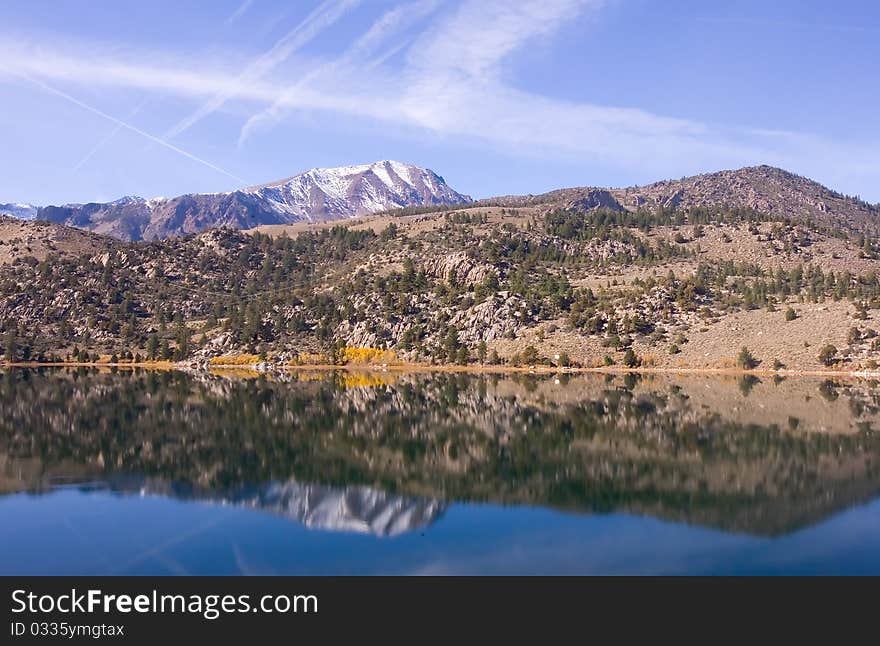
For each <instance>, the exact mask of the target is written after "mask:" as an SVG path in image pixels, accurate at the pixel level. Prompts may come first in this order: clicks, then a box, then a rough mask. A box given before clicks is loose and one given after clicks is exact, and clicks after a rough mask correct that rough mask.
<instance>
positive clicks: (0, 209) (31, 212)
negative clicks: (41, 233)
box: [0, 204, 40, 220]
mask: <svg viewBox="0 0 880 646" xmlns="http://www.w3.org/2000/svg"><path fill="white" fill-rule="evenodd" d="M39 208H40V207H38V206H34V205H33V204H0V215H11V216H12V217H14V218H18V219H19V220H34V219H36V217H37V211H39Z"/></svg>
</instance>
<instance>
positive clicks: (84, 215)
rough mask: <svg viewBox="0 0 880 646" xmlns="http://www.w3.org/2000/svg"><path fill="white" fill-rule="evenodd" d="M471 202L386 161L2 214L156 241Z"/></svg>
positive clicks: (15, 208)
mask: <svg viewBox="0 0 880 646" xmlns="http://www.w3.org/2000/svg"><path fill="white" fill-rule="evenodd" d="M469 201H470V198H469V197H468V196H466V195H462V194H460V193H457V192H456V191H454V190H453V189H452V188H450V187H449V186H448V185H447V184H446V182H445V181H444V180H443V178H442V177H440V176H439V175H437V174H436V173H434V172H433V171H431V170H427V169H424V168H419V167H417V166H411V165H408V164H401V163H400V162H395V161H381V162H376V163H373V164H368V165H363V166H345V167H341V168H321V169H313V170H310V171H307V172H305V173H302V174H300V175H295V176H293V177H290V178H288V179H285V180H281V181H279V182H273V183H271V184H264V185H262V186H255V187H252V188H248V189H244V190H239V191H232V192H229V193H211V194H194V193H193V194H187V195H181V196H179V197H175V198H170V199H166V198H156V199H152V200H144V199H142V198H139V197H134V196H128V197H124V198H121V199H119V200H116V201H114V202H108V203H100V204H99V203H90V204H67V205H63V206H46V207H41V208H36V207H31V206H30V205H0V213H6V214H8V215H12V216H16V217H24V216H27V217H28V218H30V219H33V218H34V217H36V218H39V219H42V220H48V221H50V222H56V223H61V224H66V225H69V226H74V227H79V228H82V229H88V230H90V231H94V232H96V233H101V234H104V235H108V236H113V237H115V238H119V239H121V240H141V239H143V240H155V239H161V238H168V237H170V236H179V235H185V234H188V233H196V232H198V231H203V230H205V229H211V228H215V227H220V226H226V227H231V228H235V229H247V228H251V227H254V226H258V225H262V224H288V223H292V222H300V221H325V220H340V219H345V218H351V217H355V216H359V215H366V214H369V213H375V212H377V211H384V210H387V209H393V208H399V207H414V206H429V205H457V204H464V203H467V202H469ZM25 207H28V208H25Z"/></svg>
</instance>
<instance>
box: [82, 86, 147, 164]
mask: <svg viewBox="0 0 880 646" xmlns="http://www.w3.org/2000/svg"><path fill="white" fill-rule="evenodd" d="M147 103H149V99H144V100H143V101H141V102H140V103H139V104H138V105H137V106H135V108H134V110H132V111H131V112H129V113H128V116H127V117H126V119H132V118H134V116H135V115H136V114H137V113H138V112H140V111H141V110H142V109H143V107H144V106H145V105H147ZM120 130H122V125H121V124H118V123H117V124H116V126H115V127H114V128H113V130H111V131H110V132H109V133H108V134H107V136H106V137H104V138H103V139H101V140H100V141H99V142H98V143H96V144H95V145H94V146H93V147H92V149H91V150H90V151H89V152H87V153H86V155H85V157H83V158H82V159H80V160H79V161H78V162H77V163H76V165H75V166H74V167H73V168H72V169H71V170H72V171H73V172H76V171H78V170H79V169H80V168H82V167H83V165H84V164H85V163H86V162H87V161H89V160H90V159H91V158H92V157H93V156H94V154H95V153H96V152H98V151H99V150H101V148H103V147H104V146H106V145H107V144H108V143H109V142H110V140H111V139H113V137H115V136H116V135H118V134H119V131H120Z"/></svg>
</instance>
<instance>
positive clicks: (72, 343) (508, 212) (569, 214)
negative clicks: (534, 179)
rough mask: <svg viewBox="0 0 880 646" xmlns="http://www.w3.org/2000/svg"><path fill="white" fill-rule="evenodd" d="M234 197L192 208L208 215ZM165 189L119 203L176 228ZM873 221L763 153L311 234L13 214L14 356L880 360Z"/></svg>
mask: <svg viewBox="0 0 880 646" xmlns="http://www.w3.org/2000/svg"><path fill="white" fill-rule="evenodd" d="M389 164H390V162H389ZM380 173H381V169H378V172H375V171H369V173H367V172H365V171H362V170H361V171H358V172H357V173H352V172H350V171H349V170H346V169H343V170H338V171H336V172H334V173H332V174H327V173H325V172H321V171H316V172H315V173H312V174H305V175H304V176H299V177H297V178H293V179H291V180H287V181H285V182H281V183H278V184H273V185H271V186H265V187H254V188H253V189H250V190H249V191H239V192H236V193H232V194H226V195H225V197H224V198H223V199H224V200H229V201H230V202H229V204H230V205H234V204H242V203H244V200H251V201H252V202H253V203H255V204H260V205H263V206H262V207H261V208H268V207H265V205H266V204H269V203H270V201H271V200H275V201H276V202H278V203H282V202H283V203H284V204H287V203H288V201H289V202H291V203H292V202H295V201H296V199H298V198H297V196H300V197H301V193H297V192H296V191H297V190H300V189H302V190H308V191H312V192H317V191H320V193H321V194H322V195H324V196H325V197H324V198H321V199H322V201H321V205H322V209H323V210H324V212H325V213H327V210H326V208H327V203H328V200H327V199H326V196H327V195H330V194H331V193H333V191H332V190H331V188H332V187H334V186H336V187H338V186H339V185H340V184H344V185H345V186H344V187H343V188H342V189H338V190H336V194H337V195H339V194H340V191H341V190H345V191H349V192H348V193H346V195H349V196H350V197H354V196H355V195H361V196H362V195H364V194H365V193H363V192H362V193H357V190H355V189H351V190H350V186H351V185H350V184H348V183H347V180H346V181H343V180H342V179H341V178H351V177H354V176H357V175H359V176H360V177H361V180H362V181H361V180H359V182H360V183H356V186H360V187H361V188H363V187H364V186H373V184H372V182H374V181H376V180H375V179H374V178H373V177H372V176H373V175H374V176H375V177H376V178H378V179H379V180H381V179H382V178H381V176H380ZM371 174H372V175H371ZM395 175H396V176H397V177H398V178H399V174H398V173H397V172H395ZM334 177H335V178H336V179H337V180H339V181H337V182H335V184H334ZM365 178H366V179H365ZM388 178H391V179H392V180H393V178H392V176H391V174H390V173H389V174H388ZM410 179H411V181H412V177H411V178H410ZM319 180H320V183H319ZM401 181H402V180H401ZM391 184H392V185H393V184H394V181H392V182H391ZM383 185H384V186H386V188H387V187H388V186H389V185H388V184H385V183H383ZM322 186H323V188H322ZM346 186H347V187H349V188H345V187H346ZM408 186H411V185H408ZM303 187H310V188H307V189H306V188H303ZM363 190H364V191H366V189H363ZM217 199H218V198H217V197H216V196H189V197H187V198H185V199H184V198H178V201H179V203H181V204H183V203H184V202H187V203H190V204H191V205H192V206H193V209H194V213H196V214H198V213H201V214H205V213H210V211H209V210H208V208H207V207H208V206H210V205H213V206H216V205H217V204H218V202H217V201H216V200H217ZM211 200H215V201H214V202H212V201H211ZM153 202H154V201H153ZM299 203H300V204H302V202H299ZM151 204H152V202H147V201H144V200H141V199H140V198H134V197H132V198H126V199H124V200H122V201H120V202H118V203H117V204H116V205H115V206H113V208H115V209H121V210H136V209H145V210H146V209H152V210H151V211H149V212H148V217H147V220H148V222H147V224H148V225H149V226H151V227H159V226H160V225H162V223H161V222H160V221H158V220H157V219H156V217H157V213H158V212H160V210H161V208H163V207H159V206H150V205H151ZM377 206H378V204H377V203H373V204H372V205H371V206H370V208H376V207H377ZM732 207H736V208H732ZM58 208H66V209H72V208H73V207H71V206H67V207H58ZM230 208H232V206H230ZM273 208H274V209H275V210H274V211H273V213H274V214H275V216H276V217H278V216H279V214H280V213H281V211H280V207H277V206H276V207H273ZM285 208H288V209H289V208H291V207H285ZM432 210H433V211H432ZM81 213H82V211H81ZM876 214H877V209H876V208H875V207H872V206H869V205H867V204H865V203H864V202H861V201H859V200H857V199H855V198H850V197H846V196H842V195H840V194H838V193H835V192H833V191H831V190H829V189H825V188H824V187H821V186H820V185H818V184H816V183H814V182H811V181H809V180H806V179H804V178H799V177H797V176H795V175H791V174H789V173H785V172H784V171H780V170H778V169H771V168H767V167H757V168H748V169H741V170H739V171H725V172H721V173H713V174H710V175H704V176H699V177H695V178H688V179H684V180H677V181H670V182H660V183H657V184H652V185H649V186H646V187H637V188H629V189H594V188H580V189H563V190H560V191H554V192H552V193H548V194H545V195H543V196H525V197H519V198H498V199H497V200H496V201H495V202H494V203H490V202H489V201H483V202H479V203H467V204H464V205H459V206H448V205H447V206H433V207H424V206H422V207H416V208H403V209H397V210H393V211H388V212H383V213H378V214H375V215H373V216H370V217H365V218H360V219H358V220H357V221H355V222H353V223H352V224H351V226H346V224H345V222H346V221H344V220H342V221H340V220H338V219H337V220H328V221H324V222H318V223H316V224H315V225H314V226H311V227H309V231H310V235H300V233H301V231H302V226H299V225H296V226H290V225H285V224H283V223H282V224H273V225H269V226H262V227H255V228H249V229H248V230H247V231H236V230H233V229H231V228H229V227H219V228H213V229H210V230H208V231H204V232H201V233H199V234H197V235H193V236H183V237H179V236H172V237H170V238H169V239H166V240H164V241H162V242H161V243H157V244H141V243H137V242H134V243H132V242H125V241H120V240H116V239H113V238H110V237H108V236H98V235H96V234H89V233H87V232H85V231H81V230H80V231H78V230H76V229H71V228H70V227H66V226H64V225H59V224H53V223H48V222H44V221H37V222H26V221H22V220H14V219H13V218H0V334H3V335H4V338H5V340H6V343H5V345H6V348H4V353H3V356H4V357H7V358H16V359H22V360H27V359H28V358H37V359H40V358H42V359H46V358H49V357H52V356H55V357H59V358H64V357H66V358H67V359H78V360H79V361H85V360H87V361H94V360H95V359H96V358H97V357H100V356H103V357H104V360H105V361H106V360H109V359H110V358H112V357H113V355H116V357H117V359H118V358H120V356H122V355H125V356H126V358H130V357H133V356H137V355H140V357H141V358H143V357H144V356H149V357H150V358H153V359H155V358H162V359H175V360H178V361H188V362H192V363H194V364H196V365H197V366H199V367H204V366H205V365H206V364H208V363H209V362H211V361H214V360H219V361H221V362H223V364H222V365H227V364H229V363H230V362H231V363H234V362H235V361H237V360H239V359H237V358H236V355H238V356H239V357H244V358H241V359H240V360H241V361H242V362H243V363H245V364H248V365H250V364H252V363H260V364H265V365H268V366H270V367H271V366H272V365H275V366H276V367H277V366H282V367H284V366H287V365H288V364H290V363H291V362H294V363H296V362H298V361H323V362H339V363H344V362H348V361H359V360H363V359H364V358H370V357H373V358H377V359H378V361H379V362H386V361H387V360H390V358H391V355H393V357H394V358H396V360H398V361H404V362H410V363H422V364H424V363H435V364H441V363H442V364H448V363H458V364H465V363H473V362H474V361H479V362H480V363H493V364H504V363H507V364H511V365H519V366H523V365H525V366H529V365H537V364H541V363H544V364H553V363H554V362H557V361H559V362H563V363H565V364H576V365H580V366H584V367H591V366H600V365H601V366H604V365H614V364H618V365H619V364H621V363H622V364H625V365H627V366H629V367H634V366H637V365H639V364H641V365H650V366H656V367H670V368H672V367H680V366H683V367H701V368H713V369H715V368H731V367H734V366H736V365H737V364H739V365H757V364H755V361H759V362H762V363H760V365H761V367H762V369H765V370H770V369H771V368H773V367H774V366H775V367H778V366H789V367H792V368H797V369H810V370H824V369H827V368H828V367H830V366H840V367H842V368H845V369H847V370H869V371H874V372H876V374H878V375H880V371H878V370H877V369H878V366H880V340H878V332H877V324H876V323H875V322H873V321H872V316H876V314H872V311H874V310H880V238H878V236H876V235H875V231H876V226H877V218H876ZM194 217H195V216H194ZM285 217H287V218H290V219H295V217H300V216H295V215H294V214H292V213H291V212H290V211H287V212H285ZM215 221H216V220H215ZM119 222H120V221H119V220H117V221H116V223H117V224H119ZM187 222H188V224H187V226H190V225H191V226H192V227H193V228H199V227H201V226H210V225H211V222H210V221H206V222H202V221H200V220H195V221H193V220H190V221H187V220H185V219H183V220H180V221H176V222H174V223H165V225H163V226H165V227H166V228H165V229H162V230H164V231H167V230H170V229H172V228H173V227H172V226H171V224H174V226H175V227H178V228H179V227H180V226H183V225H184V224H186V223H187ZM226 222H227V223H229V222H231V223H232V224H233V225H235V226H238V228H245V225H246V224H247V222H242V221H238V220H230V219H227V220H226ZM339 222H342V223H343V224H342V225H337V223H339ZM349 222H350V221H349ZM151 231H153V233H156V229H151ZM75 234H76V235H75ZM866 234H867V235H866ZM171 320H173V321H174V322H175V323H174V325H173V326H169V325H168V323H169V321H171ZM743 346H747V348H748V349H749V353H745V354H743V353H742V348H743ZM826 346H828V347H827V348H826ZM345 348H350V349H351V352H348V351H344V349H345ZM385 351H388V352H390V353H391V355H386V354H384V352H385ZM346 353H347V354H346ZM829 353H830V354H829ZM261 355H262V357H263V359H261V360H259V361H258V357H260V356H261ZM741 355H742V357H741ZM551 357H553V358H552V359H551ZM556 357H558V358H556ZM212 365H216V364H212ZM265 365H264V368H265ZM264 368H261V369H264ZM872 374H873V373H872Z"/></svg>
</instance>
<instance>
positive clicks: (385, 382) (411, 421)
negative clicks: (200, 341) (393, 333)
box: [0, 370, 880, 574]
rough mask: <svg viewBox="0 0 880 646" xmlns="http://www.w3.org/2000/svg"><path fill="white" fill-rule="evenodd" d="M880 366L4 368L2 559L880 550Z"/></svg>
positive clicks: (457, 557) (653, 560) (436, 561)
mask: <svg viewBox="0 0 880 646" xmlns="http://www.w3.org/2000/svg"><path fill="white" fill-rule="evenodd" d="M876 385H877V384H876V383H872V382H868V381H846V380H812V379H806V378H788V379H762V380H758V379H756V378H754V377H752V378H745V379H741V378H740V379H738V378H720V377H706V376H688V377H661V376H643V377H638V376H634V375H630V376H627V377H624V376H619V375H618V376H601V375H583V376H580V375H579V376H569V375H557V376H523V375H516V376H501V375H464V374H447V373H440V374H392V373H376V372H364V373H346V372H337V373H329V372H326V373H325V372H304V373H301V374H292V375H287V376H285V377H282V378H274V379H271V378H270V379H266V378H255V376H254V375H250V374H247V373H240V374H234V373H233V374H225V375H190V374H185V373H180V372H135V373H132V372H119V373H112V372H96V371H85V370H78V371H72V370H45V371H28V370H10V371H6V372H0V574H14V573H25V574H447V573H449V574H453V573H454V574H459V573H461V574H471V573H487V574H496V573H498V574H507V573H525V574H539V573H553V574H569V573H571V574H574V573H578V574H580V573H599V574H611V573H695V574H710V573H712V574H714V573H725V574H750V573H780V574H786V573H798V574H800V573H852V574H858V573H875V574H876V573H880V549H878V548H877V546H878V545H880V469H878V467H880V435H878V434H877V432H876V430H875V429H877V430H880V391H878V390H877V388H876Z"/></svg>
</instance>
